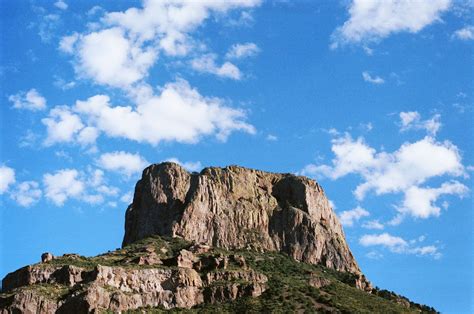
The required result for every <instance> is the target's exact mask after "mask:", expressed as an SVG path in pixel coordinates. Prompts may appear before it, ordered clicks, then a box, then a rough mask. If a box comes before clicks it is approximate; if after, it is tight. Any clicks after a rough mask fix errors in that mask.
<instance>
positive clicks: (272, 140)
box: [266, 134, 278, 142]
mask: <svg viewBox="0 0 474 314" xmlns="http://www.w3.org/2000/svg"><path fill="white" fill-rule="evenodd" d="M266 140H267V141H271V142H275V141H278V136H276V135H273V134H268V135H267V137H266Z"/></svg>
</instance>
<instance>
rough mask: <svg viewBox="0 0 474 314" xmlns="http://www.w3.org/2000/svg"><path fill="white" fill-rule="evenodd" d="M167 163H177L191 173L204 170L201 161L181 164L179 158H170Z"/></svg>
mask: <svg viewBox="0 0 474 314" xmlns="http://www.w3.org/2000/svg"><path fill="white" fill-rule="evenodd" d="M165 161H169V162H174V163H177V164H178V165H181V166H182V167H183V168H184V169H186V170H188V171H190V172H199V171H201V169H202V164H201V162H200V161H185V162H181V161H180V160H179V159H178V158H175V157H171V158H168V159H166V160H165Z"/></svg>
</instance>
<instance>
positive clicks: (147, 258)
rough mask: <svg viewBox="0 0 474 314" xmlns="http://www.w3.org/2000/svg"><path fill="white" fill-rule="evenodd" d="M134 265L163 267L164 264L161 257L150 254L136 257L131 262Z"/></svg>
mask: <svg viewBox="0 0 474 314" xmlns="http://www.w3.org/2000/svg"><path fill="white" fill-rule="evenodd" d="M130 262H131V263H133V264H137V265H161V264H163V262H162V261H161V259H160V257H159V256H158V255H157V254H156V253H150V254H147V255H141V256H138V257H135V258H134V259H132V260H131V261H130Z"/></svg>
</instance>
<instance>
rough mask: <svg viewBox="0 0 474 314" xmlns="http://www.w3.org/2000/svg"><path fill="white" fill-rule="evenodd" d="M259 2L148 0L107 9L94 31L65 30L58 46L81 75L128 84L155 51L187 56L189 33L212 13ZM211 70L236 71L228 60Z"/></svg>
mask: <svg viewBox="0 0 474 314" xmlns="http://www.w3.org/2000/svg"><path fill="white" fill-rule="evenodd" d="M259 4H260V0H233V1H184V0H182V1H171V0H169V1H158V0H148V1H144V2H143V8H129V9H128V10H126V11H124V12H110V13H106V14H105V15H104V16H103V17H102V19H101V22H100V23H99V24H97V28H96V31H93V32H90V33H84V34H80V35H75V34H73V35H70V36H66V37H64V38H63V40H62V41H61V44H60V49H61V50H62V51H65V52H68V53H71V54H73V55H74V57H75V62H76V66H75V69H76V72H77V73H78V74H79V75H80V76H82V77H86V78H90V79H92V80H94V81H95V82H96V83H98V84H104V85H109V86H114V87H120V88H125V89H128V88H130V85H131V84H134V83H137V82H139V81H141V80H142V79H143V78H145V77H146V76H147V75H148V71H149V69H150V68H151V66H152V65H153V64H155V62H156V60H157V57H158V55H159V54H160V53H164V54H167V55H170V56H186V55H187V54H188V53H189V52H190V51H191V49H192V48H193V47H194V46H195V43H196V42H197V40H194V39H193V38H192V37H191V33H192V32H193V31H194V30H196V29H197V28H198V27H199V26H200V25H202V24H203V23H204V21H205V20H207V19H208V18H209V17H210V16H211V15H212V14H218V15H223V14H226V13H227V12H228V11H229V10H233V9H241V8H251V7H255V6H257V5H259ZM75 48H76V49H75ZM212 70H213V72H212V73H214V74H217V75H220V76H225V77H231V78H234V79H237V78H238V76H239V75H240V74H239V73H240V72H239V71H238V69H237V68H236V67H235V65H233V64H231V63H229V62H226V63H224V64H223V65H222V66H220V67H217V66H216V67H215V68H213V69H212Z"/></svg>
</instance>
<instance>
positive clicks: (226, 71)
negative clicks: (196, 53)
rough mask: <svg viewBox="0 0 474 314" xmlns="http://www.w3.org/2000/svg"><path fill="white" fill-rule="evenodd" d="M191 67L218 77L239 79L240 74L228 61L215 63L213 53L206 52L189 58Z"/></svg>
mask: <svg viewBox="0 0 474 314" xmlns="http://www.w3.org/2000/svg"><path fill="white" fill-rule="evenodd" d="M191 67H192V68H193V69H194V70H196V71H198V72H202V73H210V74H214V75H217V76H219V77H224V78H230V79H234V80H240V79H241V78H242V74H241V72H240V70H239V68H238V67H236V66H235V65H234V64H232V63H230V62H228V61H227V62H225V63H223V64H222V65H221V66H218V65H217V64H216V55H215V54H206V55H203V56H201V57H199V58H195V59H193V60H191Z"/></svg>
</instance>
